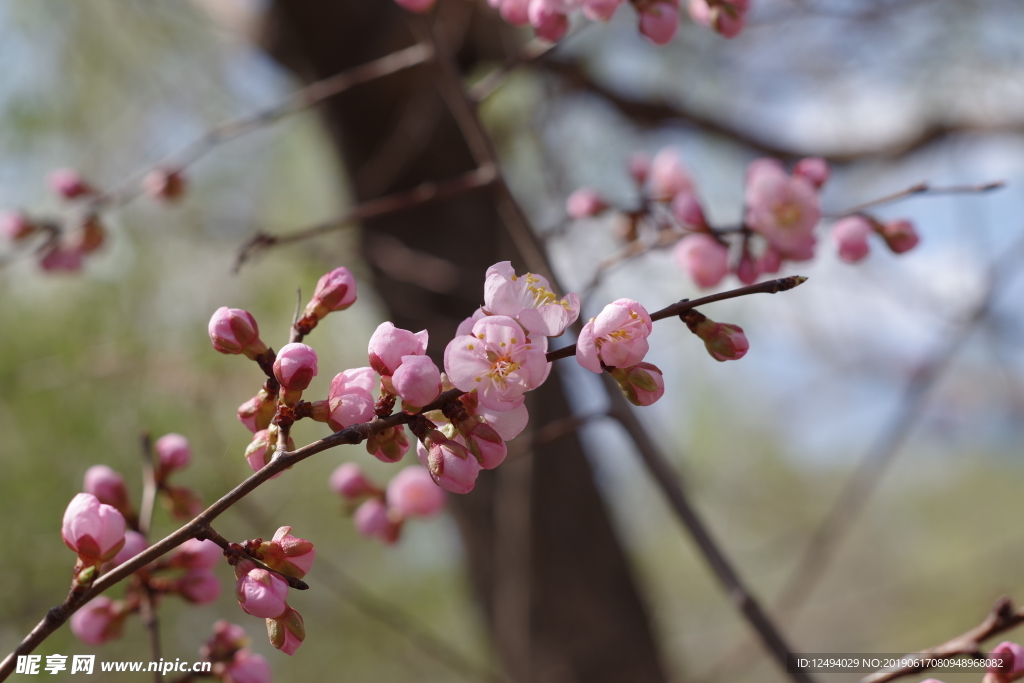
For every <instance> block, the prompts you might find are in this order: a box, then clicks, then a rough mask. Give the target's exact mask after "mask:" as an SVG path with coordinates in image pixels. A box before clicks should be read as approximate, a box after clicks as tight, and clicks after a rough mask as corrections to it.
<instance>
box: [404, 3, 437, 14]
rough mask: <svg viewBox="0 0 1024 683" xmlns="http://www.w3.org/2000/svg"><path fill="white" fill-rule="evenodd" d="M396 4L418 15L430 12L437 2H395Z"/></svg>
mask: <svg viewBox="0 0 1024 683" xmlns="http://www.w3.org/2000/svg"><path fill="white" fill-rule="evenodd" d="M395 2H396V3H397V4H398V6H399V7H401V8H402V9H404V10H407V11H409V12H414V13H416V14H423V13H424V12H429V11H430V10H431V8H433V6H434V5H436V4H437V0H395Z"/></svg>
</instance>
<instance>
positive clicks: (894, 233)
mask: <svg viewBox="0 0 1024 683" xmlns="http://www.w3.org/2000/svg"><path fill="white" fill-rule="evenodd" d="M878 232H879V233H880V234H881V235H882V239H884V240H885V243H886V244H887V245H889V248H890V249H892V251H893V252H894V253H896V254H902V253H903V252H906V251H910V250H911V249H913V248H914V247H916V246H917V244H918V242H920V241H921V238H920V237H919V236H918V234H917V230H915V229H914V224H913V223H911V222H910V221H908V220H907V219H905V218H901V219H900V220H896V221H889V222H887V223H882V224H881V226H880V227H879V228H878Z"/></svg>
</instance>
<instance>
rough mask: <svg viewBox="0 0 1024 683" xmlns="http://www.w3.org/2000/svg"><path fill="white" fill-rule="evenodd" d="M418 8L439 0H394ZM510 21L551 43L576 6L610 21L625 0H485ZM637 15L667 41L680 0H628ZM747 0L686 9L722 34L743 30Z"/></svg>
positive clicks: (643, 27)
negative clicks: (529, 27) (530, 29)
mask: <svg viewBox="0 0 1024 683" xmlns="http://www.w3.org/2000/svg"><path fill="white" fill-rule="evenodd" d="M395 2H397V3H398V5H399V6H401V7H402V8H404V9H406V10H408V11H410V12H416V13H423V12H428V11H430V10H431V9H432V8H433V7H434V5H435V4H437V0H395ZM488 4H490V6H491V7H493V8H494V9H496V10H498V14H500V15H501V18H502V19H504V20H505V21H506V22H508V23H509V24H512V25H513V26H527V25H529V26H531V27H533V30H534V32H535V33H536V34H537V36H538V37H539V38H542V39H544V40H547V41H549V42H552V43H555V42H558V41H559V40H561V39H562V38H563V37H564V36H565V34H566V33H567V32H568V30H569V24H570V16H571V15H572V14H573V13H575V12H576V11H580V12H581V13H582V14H583V16H584V17H585V18H586V19H589V20H590V21H602V22H604V21H608V20H610V19H611V18H612V16H614V14H615V12H616V10H618V9H619V6H620V5H623V4H627V3H626V0H488ZM628 4H632V5H633V8H634V9H635V10H636V11H637V15H638V29H639V31H640V33H641V35H643V36H645V37H646V38H647V39H648V40H650V41H651V42H652V43H654V44H655V45H665V44H666V43H668V42H670V41H671V40H672V38H674V37H675V35H676V31H677V30H678V28H679V0H629V3H628ZM749 4H750V3H749V0H691V1H690V3H689V5H688V7H687V9H688V11H689V13H690V18H691V19H692V20H693V21H694V22H695V23H697V24H701V25H703V26H707V27H709V28H711V29H713V30H714V31H716V32H718V33H719V34H721V35H723V36H725V37H726V38H733V37H735V36H737V35H739V33H740V32H741V31H742V30H743V27H744V25H745V23H746V13H747V10H748V9H749Z"/></svg>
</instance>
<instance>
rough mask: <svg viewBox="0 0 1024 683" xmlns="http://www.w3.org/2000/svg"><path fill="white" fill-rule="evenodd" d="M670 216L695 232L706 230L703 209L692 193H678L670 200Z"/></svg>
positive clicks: (706, 223) (706, 225)
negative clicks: (695, 230)
mask: <svg viewBox="0 0 1024 683" xmlns="http://www.w3.org/2000/svg"><path fill="white" fill-rule="evenodd" d="M671 208H672V215H673V216H675V218H676V220H677V221H679V222H680V223H682V224H683V225H684V226H685V227H688V228H691V229H697V230H703V231H706V230H708V229H709V228H708V221H707V219H706V218H705V217H704V209H703V207H701V205H700V201H699V200H698V199H697V195H696V194H694V193H693V192H680V193H679V194H677V195H676V196H675V198H674V199H673V200H672V207H671Z"/></svg>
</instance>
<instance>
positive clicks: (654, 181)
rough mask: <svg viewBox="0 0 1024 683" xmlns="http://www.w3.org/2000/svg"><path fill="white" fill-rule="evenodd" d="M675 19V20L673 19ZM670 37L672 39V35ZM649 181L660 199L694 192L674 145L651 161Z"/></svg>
mask: <svg viewBox="0 0 1024 683" xmlns="http://www.w3.org/2000/svg"><path fill="white" fill-rule="evenodd" d="M655 4H656V5H667V4H668V3H665V2H658V3H655ZM640 16H641V19H640V20H641V22H642V21H643V17H644V16H645V15H644V14H641V15H640ZM673 21H675V20H674V19H673ZM674 26H675V24H674V23H673V27H674ZM674 32H675V29H674V28H673V33H674ZM669 39H670V40H671V36H670V37H669ZM666 42H667V41H666ZM647 182H648V185H649V186H650V191H651V198H652V199H657V200H660V201H666V202H667V201H669V200H671V199H672V198H673V197H675V196H676V195H677V194H680V193H682V192H686V193H689V194H692V193H693V178H691V177H690V171H689V170H688V169H687V168H686V166H685V165H684V164H683V160H682V159H681V158H680V156H679V152H678V151H676V150H675V149H674V148H672V147H666V148H665V149H663V150H661V151H660V152H658V153H657V154H656V155H655V157H654V160H653V161H652V162H651V171H650V175H649V176H648V178H647Z"/></svg>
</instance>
